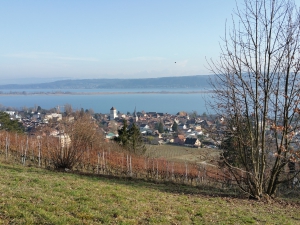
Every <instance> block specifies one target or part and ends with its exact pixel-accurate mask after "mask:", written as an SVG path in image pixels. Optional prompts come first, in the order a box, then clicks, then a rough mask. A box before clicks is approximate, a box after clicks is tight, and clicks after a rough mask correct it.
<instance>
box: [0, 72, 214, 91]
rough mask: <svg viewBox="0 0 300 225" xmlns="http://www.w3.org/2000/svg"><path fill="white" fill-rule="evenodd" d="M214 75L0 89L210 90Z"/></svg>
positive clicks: (94, 81) (46, 84) (0, 87)
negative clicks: (210, 80)
mask: <svg viewBox="0 0 300 225" xmlns="http://www.w3.org/2000/svg"><path fill="white" fill-rule="evenodd" d="M212 76H213V75H196V76H181V77H161V78H144V79H81V80H59V81H54V82H48V83H35V84H34V83H33V84H6V85H0V89H132V88H199V89H204V88H209V86H210V85H209V79H210V78H211V77H212Z"/></svg>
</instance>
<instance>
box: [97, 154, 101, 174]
mask: <svg viewBox="0 0 300 225" xmlns="http://www.w3.org/2000/svg"><path fill="white" fill-rule="evenodd" d="M100 157H101V154H100V152H98V154H97V158H98V159H97V174H99V164H100Z"/></svg>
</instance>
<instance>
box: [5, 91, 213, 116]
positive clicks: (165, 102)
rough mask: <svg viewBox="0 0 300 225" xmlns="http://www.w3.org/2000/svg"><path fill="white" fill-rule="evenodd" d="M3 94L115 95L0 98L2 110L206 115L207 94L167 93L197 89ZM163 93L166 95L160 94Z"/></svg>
mask: <svg viewBox="0 0 300 225" xmlns="http://www.w3.org/2000/svg"><path fill="white" fill-rule="evenodd" d="M0 91H2V92H3V93H9V92H10V91H12V92H14V91H17V92H22V91H25V92H26V93H32V92H41V91H42V92H56V91H63V92H103V93H106V92H115V93H114V94H103V93H102V94H95V95H84V94H83V95H81V94H72V95H67V94H61V95H59V94H58V95H44V94H42V95H30V94H29V95H1V96H0V104H1V105H3V106H5V107H14V108H19V109H20V108H22V107H24V106H26V107H28V108H29V107H34V106H41V107H42V108H44V109H50V108H54V107H57V106H60V108H61V109H63V108H62V106H64V105H65V104H71V105H72V107H73V109H74V110H76V109H78V110H79V109H81V108H83V109H93V110H94V112H97V113H109V110H110V108H111V107H112V106H114V107H115V108H116V109H117V110H118V111H120V112H122V113H127V112H133V111H134V109H135V107H136V110H137V111H142V110H144V111H145V112H162V113H170V114H176V113H177V112H179V111H186V112H193V111H196V112H197V113H199V114H202V113H203V112H209V111H210V110H209V109H207V108H206V103H205V102H206V100H208V99H209V96H210V94H205V93H170V92H181V91H185V92H193V91H199V90H196V89H164V90H161V89H151V90H150V89H117V90H115V89H97V90H91V89H76V90H74V89H72V90H52V89H51V90H50V89H49V90H37V89H36V90H32V89H31V90H0ZM118 92H162V93H147V94H141V93H129V94H121V93H118ZM163 92H166V93H163Z"/></svg>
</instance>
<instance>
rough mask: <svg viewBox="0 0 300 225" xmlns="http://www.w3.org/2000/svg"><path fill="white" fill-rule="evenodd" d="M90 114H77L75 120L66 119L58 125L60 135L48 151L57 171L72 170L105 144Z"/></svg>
mask: <svg viewBox="0 0 300 225" xmlns="http://www.w3.org/2000/svg"><path fill="white" fill-rule="evenodd" d="M97 128H98V127H97V125H96V124H95V122H94V121H93V120H92V118H91V116H90V115H89V114H86V113H84V114H81V113H80V112H76V114H75V119H74V120H69V119H68V118H64V119H63V120H62V121H60V122H59V123H58V125H57V129H58V131H59V134H58V136H57V138H56V139H57V141H56V142H53V141H52V142H53V143H54V144H52V145H51V146H52V148H51V149H50V150H48V154H49V156H50V159H51V160H52V162H53V164H54V166H55V168H57V169H65V168H67V169H72V168H73V167H74V166H76V165H78V164H79V163H81V162H83V161H85V162H86V161H87V159H86V158H84V157H88V156H87V155H90V154H91V152H92V151H94V147H95V146H99V143H101V142H103V135H102V133H101V132H100V131H99V129H97Z"/></svg>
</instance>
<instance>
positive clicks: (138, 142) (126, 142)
mask: <svg viewBox="0 0 300 225" xmlns="http://www.w3.org/2000/svg"><path fill="white" fill-rule="evenodd" d="M118 134H119V136H118V137H115V138H114V141H116V142H117V143H119V144H120V145H122V146H123V147H124V148H125V149H127V150H128V151H130V152H133V153H135V154H139V155H141V154H143V153H144V152H145V151H146V147H145V145H144V141H143V138H142V134H141V132H140V130H139V128H138V127H137V126H136V124H135V123H133V124H132V126H131V128H130V129H128V124H127V121H126V120H123V127H122V128H121V129H120V130H118Z"/></svg>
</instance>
